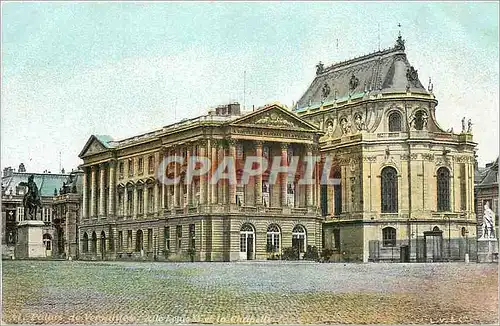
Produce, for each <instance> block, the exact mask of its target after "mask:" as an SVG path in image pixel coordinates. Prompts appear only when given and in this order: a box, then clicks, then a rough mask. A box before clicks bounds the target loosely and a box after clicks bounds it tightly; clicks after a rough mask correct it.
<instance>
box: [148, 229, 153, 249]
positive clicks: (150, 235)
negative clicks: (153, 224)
mask: <svg viewBox="0 0 500 326" xmlns="http://www.w3.org/2000/svg"><path fill="white" fill-rule="evenodd" d="M151 250H153V229H148V251H151Z"/></svg>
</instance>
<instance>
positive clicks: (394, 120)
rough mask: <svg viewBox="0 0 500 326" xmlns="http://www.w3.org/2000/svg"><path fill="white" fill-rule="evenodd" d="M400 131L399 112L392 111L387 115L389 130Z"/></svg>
mask: <svg viewBox="0 0 500 326" xmlns="http://www.w3.org/2000/svg"><path fill="white" fill-rule="evenodd" d="M395 131H401V114H399V113H398V112H392V113H391V114H390V115H389V132H395Z"/></svg>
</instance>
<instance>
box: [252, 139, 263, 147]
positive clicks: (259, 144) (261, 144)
mask: <svg viewBox="0 0 500 326" xmlns="http://www.w3.org/2000/svg"><path fill="white" fill-rule="evenodd" d="M253 144H254V145H255V147H259V148H262V146H263V145H264V142H263V141H262V140H254V141H253Z"/></svg>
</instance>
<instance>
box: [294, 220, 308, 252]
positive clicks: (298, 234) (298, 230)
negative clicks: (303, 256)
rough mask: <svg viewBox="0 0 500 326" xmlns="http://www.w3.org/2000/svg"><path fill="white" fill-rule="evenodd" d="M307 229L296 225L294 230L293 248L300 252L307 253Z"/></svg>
mask: <svg viewBox="0 0 500 326" xmlns="http://www.w3.org/2000/svg"><path fill="white" fill-rule="evenodd" d="M305 244H306V229H305V228H304V227H303V226H302V225H296V226H295V227H294V228H293V230H292V247H293V248H297V249H298V251H299V252H305V251H306V246H305Z"/></svg>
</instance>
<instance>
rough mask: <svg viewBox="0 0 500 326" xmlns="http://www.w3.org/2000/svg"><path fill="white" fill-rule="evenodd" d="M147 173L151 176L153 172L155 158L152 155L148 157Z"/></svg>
mask: <svg viewBox="0 0 500 326" xmlns="http://www.w3.org/2000/svg"><path fill="white" fill-rule="evenodd" d="M148 171H149V174H153V173H154V172H155V158H154V156H153V155H151V156H149V157H148Z"/></svg>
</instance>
